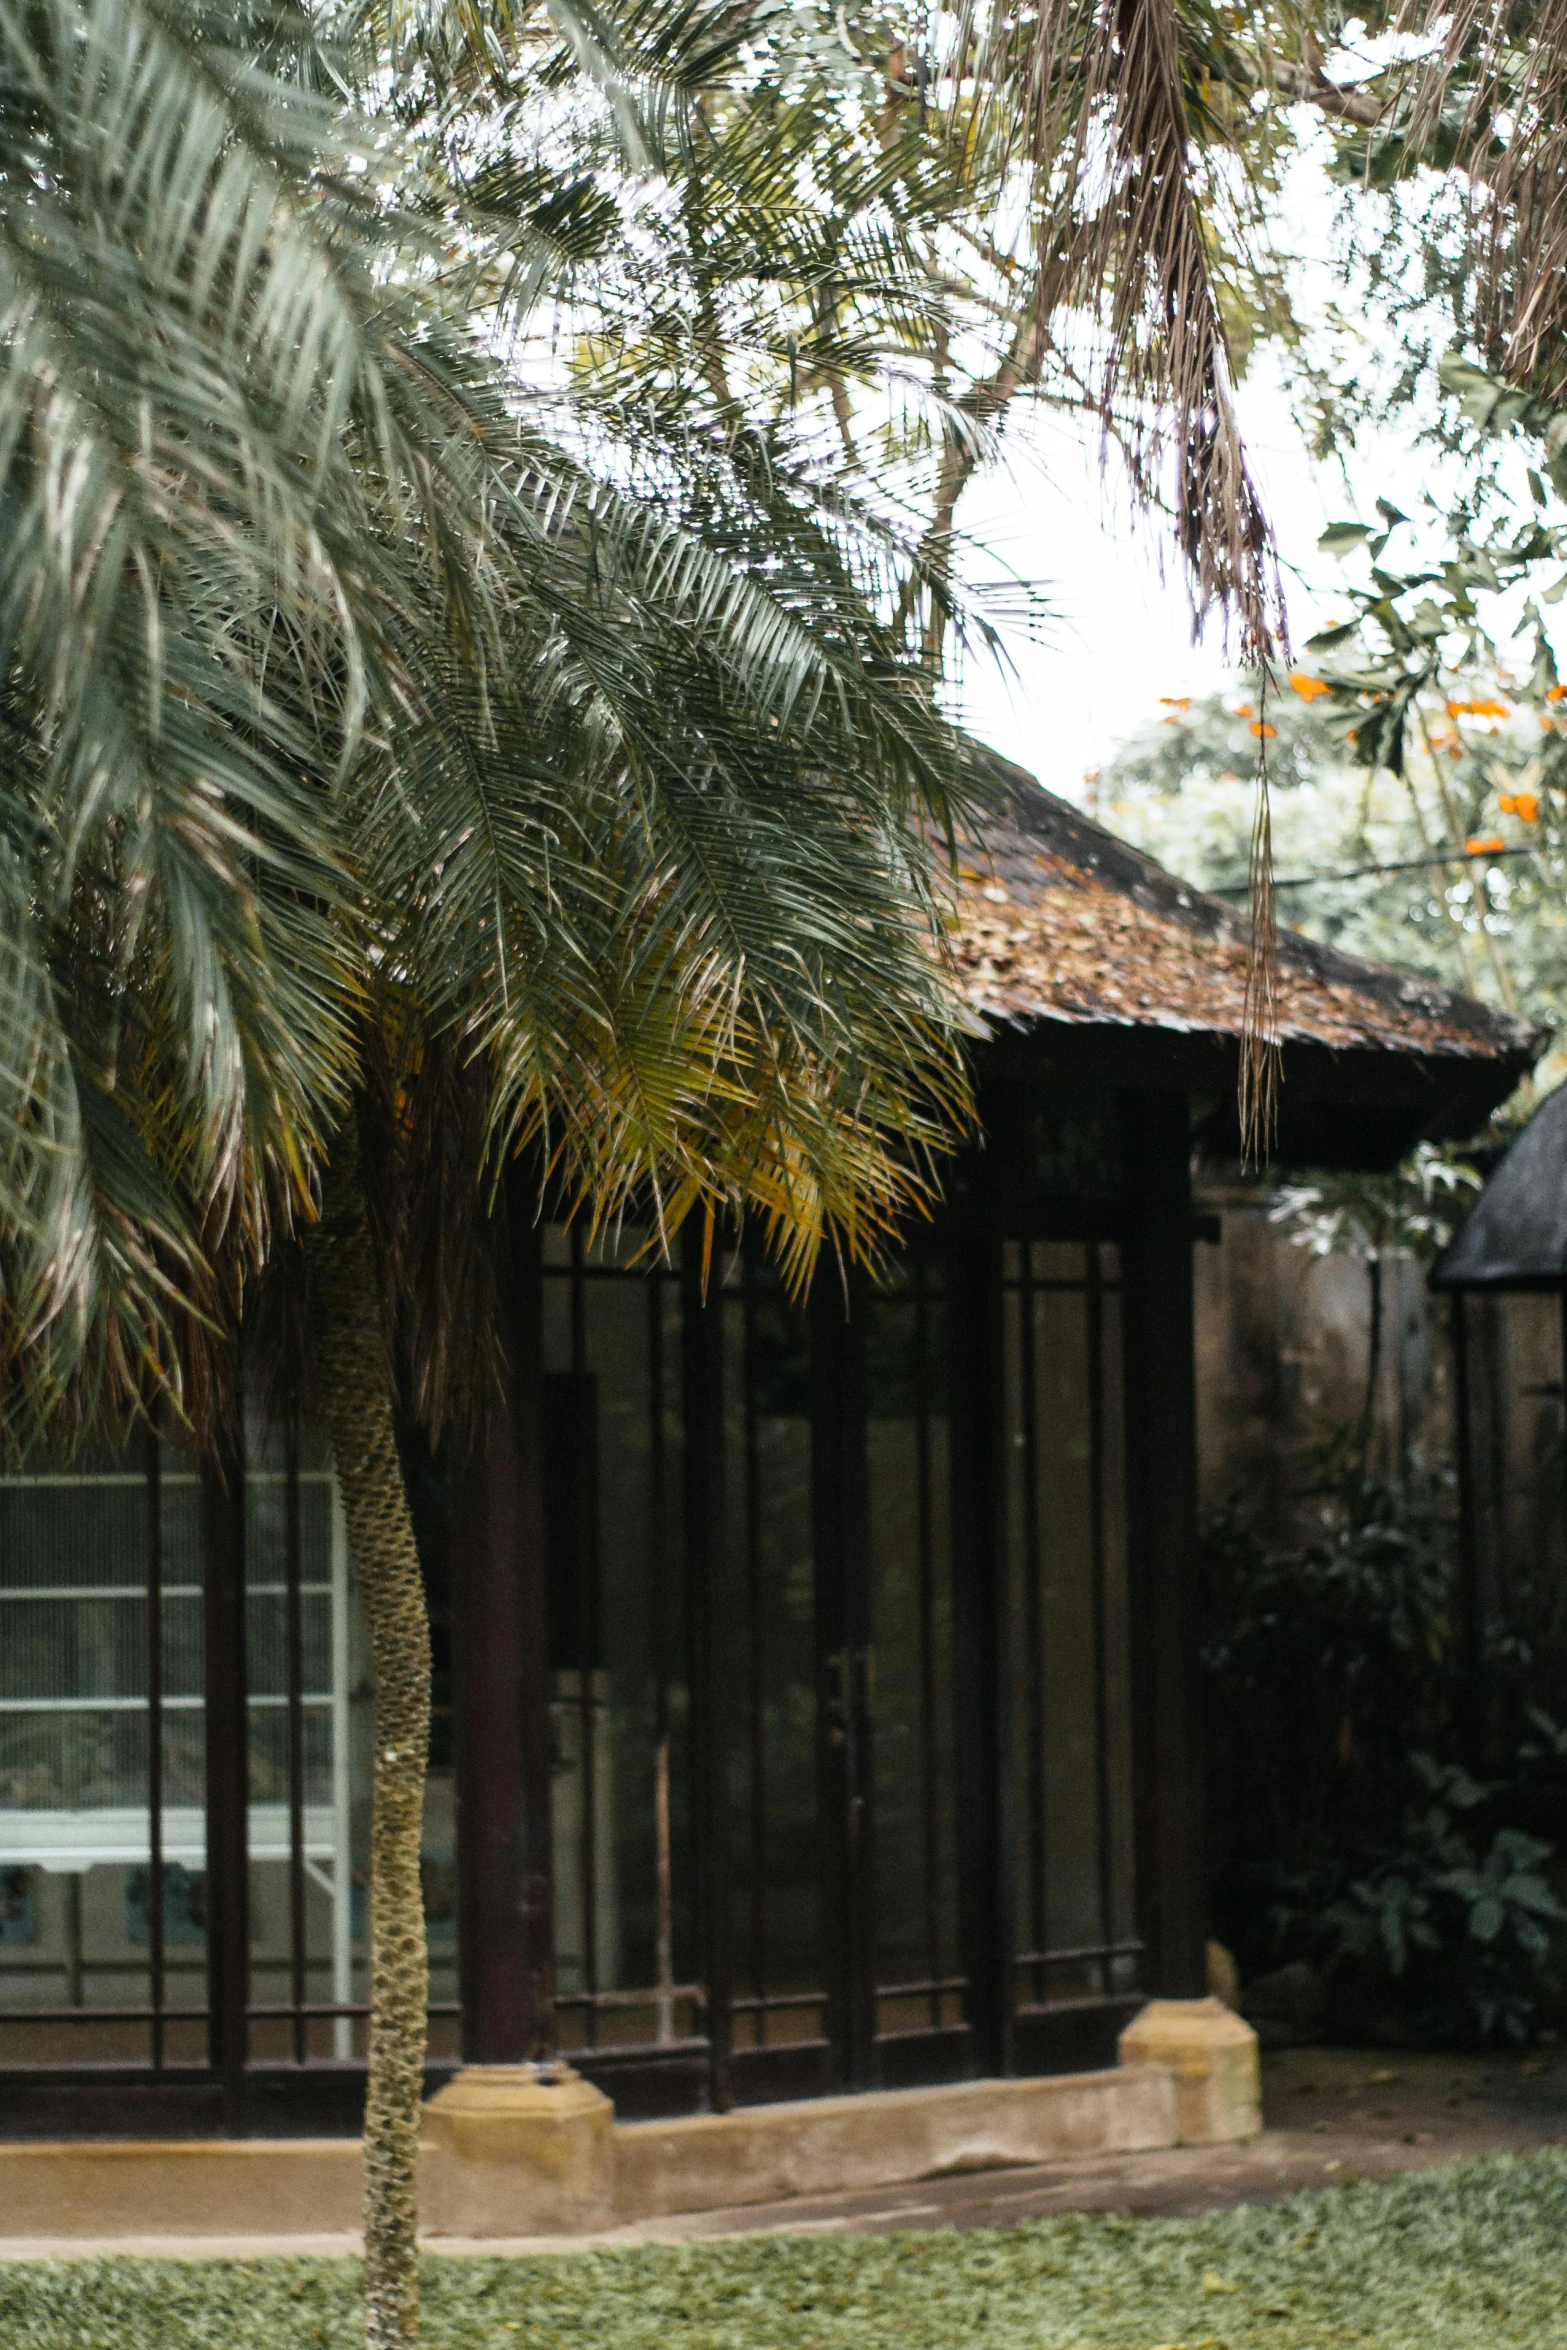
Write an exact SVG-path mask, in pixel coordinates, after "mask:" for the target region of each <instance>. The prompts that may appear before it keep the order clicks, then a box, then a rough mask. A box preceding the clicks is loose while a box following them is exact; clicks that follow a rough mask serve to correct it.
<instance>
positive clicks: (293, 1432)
mask: <svg viewBox="0 0 1567 2350" xmlns="http://www.w3.org/2000/svg"><path fill="white" fill-rule="evenodd" d="M284 1446H285V1450H284V1462H283V1574H284V1593H285V1597H284V1646H285V1656H286V1663H285V1668H284V1669H285V1673H286V1676H287V1679H286V1687H287V1691H288V1950H289V1981H290V1987H291V1989H292V1993H293V2000H294V2010H295V2013H294V2032H293V2041H294V2062H295V2063H296V2064H303V2063H304V2061H305V2056H306V2036H305V1715H304V1707H303V1704H302V1703H301V1700H302V1698H303V1696H304V1682H305V1632H304V1607H303V1602H302V1600H301V1597H300V1576H301V1569H302V1556H301V1554H302V1550H303V1541H302V1529H301V1526H300V1503H299V1423H298V1420H297V1418H296V1417H295V1416H293V1415H292V1414H291V1415H290V1418H289V1422H288V1429H287V1433H286V1435H285V1438H284Z"/></svg>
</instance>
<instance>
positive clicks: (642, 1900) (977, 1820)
mask: <svg viewBox="0 0 1567 2350" xmlns="http://www.w3.org/2000/svg"><path fill="white" fill-rule="evenodd" d="M1008 790H1009V795H1010V796H1009V801H1008V806H1007V810H1006V813H1005V814H1004V815H1003V816H1002V817H1001V818H1000V819H998V820H997V822H996V823H995V824H994V826H993V828H992V829H991V830H990V831H989V833H988V834H987V836H986V838H985V839H984V840H983V842H982V843H977V844H974V845H973V846H972V847H971V848H970V849H969V850H967V851H965V853H964V858H963V861H962V867H961V876H960V880H959V883H958V889H957V903H956V909H955V925H956V927H955V934H954V935H955V940H956V946H957V952H958V957H959V961H960V965H961V968H962V972H963V975H964V985H965V988H966V991H967V994H968V997H969V1001H970V1004H971V1006H972V1008H973V1011H974V1014H975V1018H976V1028H977V1029H979V1030H982V1032H983V1034H982V1041H977V1042H976V1045H975V1067H976V1072H977V1079H978V1092H979V1100H980V1105H981V1113H982V1121H983V1141H982V1144H981V1145H979V1146H976V1147H974V1148H972V1149H969V1150H968V1151H966V1152H965V1154H964V1155H963V1157H962V1158H961V1160H960V1161H958V1162H957V1163H956V1164H955V1165H954V1166H953V1168H952V1169H951V1173H950V1181H949V1182H948V1185H947V1196H946V1200H945V1204H944V1205H943V1207H942V1209H941V1211H940V1213H939V1215H938V1216H937V1217H936V1218H935V1220H934V1221H933V1222H931V1223H930V1225H929V1226H928V1227H926V1228H923V1229H921V1230H918V1231H916V1232H913V1233H911V1235H910V1236H909V1241H908V1245H907V1248H906V1250H905V1251H904V1253H903V1255H902V1256H901V1257H900V1258H899V1260H898V1261H897V1263H896V1265H895V1266H894V1267H893V1268H892V1269H891V1270H890V1272H889V1273H888V1275H887V1276H886V1278H884V1279H882V1280H880V1281H877V1282H872V1281H871V1280H869V1279H868V1278H866V1277H865V1276H863V1275H861V1274H859V1273H853V1274H850V1275H848V1276H847V1277H845V1278H844V1279H842V1280H840V1279H839V1277H838V1275H837V1274H836V1272H835V1271H833V1270H830V1269H829V1270H825V1271H824V1273H823V1275H822V1277H821V1278H820V1279H819V1280H818V1281H817V1283H816V1285H815V1288H814V1291H813V1294H812V1296H811V1298H810V1301H809V1303H808V1304H807V1305H804V1306H801V1305H797V1304H795V1303H794V1302H792V1301H791V1299H790V1298H789V1297H788V1295H787V1294H786V1293H785V1292H784V1290H783V1289H782V1287H781V1286H780V1284H779V1281H778V1279H777V1277H776V1275H775V1273H774V1272H773V1270H772V1268H771V1267H770V1266H769V1264H768V1262H767V1261H766V1258H765V1256H764V1255H763V1253H762V1252H761V1250H760V1249H759V1247H758V1246H757V1245H756V1244H755V1242H754V1240H753V1239H752V1237H751V1236H749V1235H733V1236H731V1237H730V1239H729V1240H728V1241H727V1242H726V1244H725V1245H724V1246H723V1248H722V1249H721V1251H720V1252H719V1256H718V1259H717V1261H716V1263H715V1266H714V1268H713V1269H712V1272H711V1276H710V1278H708V1279H707V1280H706V1281H704V1269H703V1266H702V1263H701V1261H700V1257H699V1254H698V1253H696V1252H695V1251H693V1250H692V1249H689V1248H686V1249H682V1250H681V1251H680V1253H679V1254H678V1256H677V1258H676V1260H675V1261H674V1262H661V1261H658V1260H657V1259H656V1258H654V1257H651V1256H650V1255H649V1254H648V1253H647V1252H646V1250H645V1247H644V1243H645V1240H646V1235H645V1234H643V1233H640V1232H638V1231H635V1230H627V1231H624V1232H622V1233H619V1234H616V1235H614V1236H613V1237H611V1238H610V1239H609V1240H607V1241H606V1242H605V1243H604V1244H603V1245H602V1246H599V1247H593V1248H590V1247H589V1246H588V1245H587V1242H586V1240H585V1238H584V1235H583V1232H582V1229H581V1227H580V1226H576V1227H571V1228H566V1227H563V1226H561V1225H558V1224H551V1223H546V1224H542V1225H541V1224H539V1223H536V1222H535V1221H533V1220H532V1216H531V1213H530V1211H529V1206H528V1203H527V1202H526V1201H522V1200H519V1201H518V1202H516V1203H514V1204H515V1206H516V1207H517V1210H518V1212H517V1213H516V1214H514V1216H513V1218H512V1225H511V1242H510V1254H509V1262H508V1267H507V1271H506V1276H505V1291H506V1298H507V1315H508V1329H507V1351H508V1360H509V1364H510V1370H509V1383H508V1386H507V1389H506V1392H505V1394H504V1395H503V1396H501V1397H499V1398H498V1400H497V1403H496V1407H495V1411H494V1415H493V1418H492V1423H491V1426H490V1428H489V1430H488V1433H487V1435H486V1438H485V1440H484V1443H483V1445H482V1447H481V1449H480V1454H479V1457H477V1458H476V1459H475V1460H474V1461H473V1462H471V1463H470V1464H469V1466H468V1467H467V1469H466V1470H465V1471H463V1472H462V1473H461V1474H459V1473H457V1472H455V1471H454V1470H453V1468H452V1466H451V1464H450V1463H449V1462H447V1461H445V1460H443V1459H442V1458H440V1457H439V1456H434V1455H431V1454H430V1452H429V1450H428V1448H426V1447H422V1446H421V1444H420V1442H419V1439H418V1437H417V1434H416V1433H411V1434H410V1438H409V1449H408V1463H409V1470H410V1476H411V1480H412V1484H413V1488H414V1493H415V1499H416V1514H417V1517H418V1519H419V1523H420V1528H421V1542H422V1549H423V1553H424V1558H425V1566H426V1573H427V1582H428V1589H429V1598H430V1605H431V1612H432V1618H433V1623H434V1628H435V1639H436V1691H435V1699H436V1710H435V1752H434V1763H433V1768H432V1773H431V1783H430V1791H429V1799H428V1804H427V1809H426V1826H425V1852H426V1906H427V1914H428V1919H429V1933H430V1950H431V1957H432V1962H433V1967H432V2009H431V2066H430V2071H431V2079H432V2083H435V2082H438V2081H440V2080H442V2079H446V2078H449V2077H450V2076H451V2074H452V2073H453V2072H455V2071H456V2069H457V2068H458V2067H459V2066H460V2065H461V2064H463V2063H464V2062H465V2061H466V2062H467V2063H469V2064H509V2063H516V2062H519V2061H522V2060H527V2059H541V2058H546V2057H549V2056H551V2055H553V2054H556V2053H560V2054H564V2055H566V2056H569V2058H570V2059H571V2062H572V2063H573V2065H574V2066H575V2067H576V2068H577V2070H578V2071H579V2072H580V2073H581V2074H582V2075H584V2076H585V2077H586V2078H588V2079H589V2080H590V2081H592V2082H594V2083H597V2084H598V2085H599V2086H600V2087H601V2088H602V2089H604V2090H605V2091H607V2092H608V2094H609V2095H610V2096H611V2097H612V2098H613V2099H614V2102H615V2106H616V2109H617V2111H618V2112H619V2113H620V2115H621V2116H622V2117H623V2118H625V2117H637V2116H647V2117H652V2116H660V2115H663V2116H671V2115H679V2114H682V2113H695V2112H699V2111H714V2110H717V2111H723V2110H725V2109H728V2108H740V2107H751V2106H756V2105H759V2104H762V2103H765V2102H768V2101H773V2100H780V2099H800V2098H811V2097H815V2096H819V2095H823V2094H826V2093H829V2092H841V2091H861V2090H866V2089H871V2088H874V2087H884V2088H896V2087H901V2086H914V2085H917V2084H926V2083H937V2082H942V2081H956V2080H963V2079H971V2078H974V2077H976V2076H978V2077H981V2078H987V2079H992V2078H996V2077H999V2076H1006V2075H1034V2076H1039V2075H1052V2074H1068V2073H1074V2072H1079V2071H1083V2070H1086V2069H1090V2068H1094V2067H1099V2066H1103V2065H1107V2064H1110V2063H1112V2062H1113V2061H1114V2053H1115V2048H1116V2043H1117V2036H1118V2034H1119V2032H1120V2030H1121V2029H1122V2027H1123V2026H1124V2025H1125V2024H1126V2022H1127V2021H1128V2019H1129V2018H1131V2017H1132V2016H1133V2015H1135V2014H1136V2013H1137V2011H1138V2010H1139V2009H1140V2008H1141V2007H1142V2005H1143V2004H1144V2002H1145V2001H1147V2000H1148V1999H1149V1998H1150V1997H1151V1996H1157V1997H1161V1998H1166V1999H1174V2000H1184V1999H1195V1998H1200V1997H1201V1996H1202V1995H1203V1994H1204V1993H1205V1991H1206V1988H1207V1975H1206V1960H1205V1930H1204V1907H1203V1822H1202V1780H1201V1772H1200V1767H1199V1748H1198V1734H1197V1690H1196V1685H1195V1675H1196V1667H1195V1625H1194V1620H1193V1563H1194V1550H1195V1540H1196V1506H1195V1457H1194V1456H1195V1437H1194V1399H1193V1367H1192V1250H1193V1245H1194V1242H1195V1241H1197V1240H1198V1239H1199V1238H1200V1237H1201V1236H1200V1233H1199V1232H1198V1231H1197V1229H1196V1228H1195V1226H1194V1216H1193V1206H1192V1196H1191V1171H1192V1165H1193V1160H1194V1156H1195V1155H1197V1154H1199V1153H1202V1152H1208V1153H1210V1154H1214V1155H1217V1156H1219V1157H1224V1156H1227V1155H1228V1156H1233V1155H1234V1153H1235V1151H1236V1148H1237V1141H1238V1137H1237V1133H1236V1125H1235V1098H1236V1081H1237V1068H1238V1053H1239V1039H1240V1034H1241V1029H1242V1021H1243V1008H1244V1000H1245V982H1246V963H1247V946H1246V926H1245V918H1244V917H1243V916H1239V915H1237V914H1236V912H1235V911H1234V910H1233V909H1232V908H1230V907H1227V906H1225V905H1223V904H1221V903H1219V902H1218V901H1217V900H1214V899H1212V898H1208V897H1205V896H1203V895H1202V894H1201V893H1199V892H1198V891H1196V890H1194V889H1191V888H1189V887H1187V886H1186V885H1184V884H1183V883H1181V882H1180V881H1178V880H1176V879H1174V878H1172V877H1171V876H1170V875H1169V874H1167V873H1165V872H1164V871H1162V870H1161V869H1160V868H1159V867H1158V866H1157V865H1155V864H1154V863H1152V861H1151V860H1150V859H1148V858H1147V857H1144V856H1142V855H1141V854H1140V853H1138V852H1137V851H1135V850H1133V849H1131V848H1129V847H1128V846H1126V845H1125V844H1124V843H1122V842H1120V841H1118V840H1116V839H1115V838H1114V837H1113V836H1112V835H1110V834H1109V833H1107V832H1105V831H1104V830H1103V829H1101V828H1100V827H1099V826H1097V825H1095V824H1094V823H1092V822H1090V821H1089V820H1088V819H1087V818H1085V817H1084V816H1083V815H1082V814H1081V813H1080V812H1079V811H1077V810H1076V809H1074V808H1072V807H1069V806H1068V805H1067V804H1065V803H1064V802H1062V801H1060V800H1057V799H1054V798H1052V797H1051V796H1050V795H1049V794H1047V793H1045V792H1044V791H1042V790H1041V789H1040V788H1039V787H1038V786H1037V785H1036V784H1035V783H1033V781H1032V780H1031V779H1030V778H1028V777H1026V776H1024V775H1022V774H1021V773H1018V772H1017V771H1008ZM1279 959H1280V990H1279V998H1278V1018H1279V1032H1280V1037H1281V1043H1282V1055H1283V1084H1282V1089H1281V1093H1280V1127H1279V1138H1278V1150H1279V1154H1280V1155H1281V1157H1282V1158H1284V1159H1285V1160H1286V1161H1291V1162H1294V1163H1297V1164H1309V1165H1313V1166H1356V1167H1382V1166H1389V1165H1391V1164H1393V1163H1394V1162H1395V1161H1396V1160H1397V1159H1398V1158H1399V1157H1400V1156H1401V1155H1402V1154H1403V1153H1404V1152H1405V1151H1407V1150H1408V1149H1409V1148H1410V1146H1411V1145H1412V1144H1413V1143H1414V1142H1415V1141H1417V1140H1418V1139H1419V1138H1420V1137H1422V1136H1434V1135H1452V1134H1462V1133H1465V1132H1467V1131H1469V1130H1472V1129H1473V1128H1474V1127H1475V1126H1476V1125H1477V1124H1478V1123H1479V1122H1480V1121H1482V1120H1483V1119H1484V1117H1485V1116H1486V1115H1487V1113H1488V1112H1489V1111H1490V1110H1491V1109H1492V1108H1493V1107H1494V1106H1495V1105H1496V1104H1497V1103H1498V1102H1500V1101H1501V1100H1502V1099H1504V1098H1505V1096H1506V1095H1507V1094H1508V1093H1510V1092H1511V1091H1512V1089H1513V1088H1514V1086H1515V1085H1516V1084H1517V1082H1518V1081H1519V1079H1520V1078H1521V1077H1522V1076H1523V1075H1524V1074H1525V1072H1526V1071H1527V1070H1528V1069H1529V1067H1530V1066H1531V1065H1532V1062H1533V1060H1534V1058H1535V1057H1536V1055H1537V1053H1538V1051H1539V1049H1540V1047H1541V1044H1542V1041H1543V1040H1542V1038H1541V1037H1540V1036H1539V1034H1538V1033H1537V1032H1535V1031H1533V1030H1532V1029H1531V1028H1529V1027H1528V1026H1527V1025H1526V1024H1525V1023H1524V1022H1522V1021H1521V1020H1519V1019H1517V1018H1514V1017H1512V1016H1511V1015H1508V1014H1505V1013H1502V1012H1498V1011H1495V1010H1492V1009H1490V1008H1488V1007H1485V1006H1482V1005H1480V1004H1478V1003H1475V1002H1472V1001H1470V1000H1468V999H1465V998H1463V997H1458V996H1454V995H1451V994H1448V993H1445V992H1444V991H1443V990H1441V989H1440V988H1437V987H1434V986H1432V985H1429V984H1428V983H1426V982H1425V981H1422V980H1417V979H1413V978H1410V977H1408V976H1406V975H1404V974H1401V973H1398V972H1395V971H1390V970H1386V969H1382V968H1378V967H1376V966H1373V965H1370V964H1367V963H1364V962H1360V961H1357V960H1354V959H1353V958H1351V957H1348V956H1346V955H1343V954H1340V953H1337V952H1335V951H1334V950H1332V949H1329V948H1327V947H1323V946H1320V945H1316V944H1314V943H1312V942H1310V941H1308V940H1305V939H1302V938H1299V937H1296V936H1294V935H1292V934H1290V933H1282V934H1281V936H1280V941H1279ZM247 1445H248V1457H247V1459H246V1461H245V1464H244V1478H243V1482H242V1484H241V1483H240V1482H239V1481H237V1480H231V1481H230V1482H229V1483H228V1484H227V1485H225V1482H224V1478H223V1475H222V1473H221V1468H222V1465H221V1464H214V1463H211V1462H198V1461H195V1460H191V1459H189V1458H186V1457H184V1456H182V1455H181V1454H180V1453H179V1452H178V1451H177V1450H175V1449H174V1448H173V1447H171V1446H168V1445H160V1444H157V1443H155V1442H154V1441H153V1440H151V1439H150V1438H149V1439H145V1440H143V1441H142V1442H141V1443H140V1444H139V1446H138V1447H137V1448H136V1449H135V1450H133V1452H132V1453H131V1454H130V1455H128V1456H126V1457H119V1458H114V1459H96V1458H93V1459H86V1460H81V1461H78V1462H75V1463H73V1464H71V1465H70V1466H68V1467H66V1468H63V1469H49V1468H33V1469H29V1470H26V1471H20V1472H17V1473H15V1474H11V1475H8V1476H6V1477H5V1478H4V1480H3V1481H0V1608H3V1610H4V1615H3V1617H0V1622H3V1624H4V1627H5V1630H4V1635H3V1638H0V1676H3V1678H0V1689H3V1695H0V2104H3V2109H4V2112H5V2116H6V2127H7V2129H8V2131H9V2132H10V2133H11V2134H12V2135H13V2136H15V2135H20V2136H24V2137H26V2136H31V2137H34V2138H45V2137H47V2138H51V2139H56V2140H58V2139H61V2138H64V2137H67V2136H69V2135H70V2134H71V2133H73V2132H92V2133H96V2134H98V2135H104V2134H109V2135H112V2134H114V2133H115V2132H119V2133H121V2134H124V2135H127V2136H135V2137H138V2138H143V2137H147V2136H149V2135H151V2134H157V2133H173V2134H177V2135H183V2136H185V2137H187V2138H192V2137H200V2136H202V2135H203V2134H219V2133H229V2134H236V2133H250V2134H252V2135H256V2134H259V2135H263V2136H265V2135H268V2134H273V2135H288V2134H297V2133H308V2132H319V2133H330V2132H332V2131H345V2132H346V2131H349V2130H351V2129H352V2128H353V2127H354V2125H355V2120H356V2111H357V2101H358V2098H359V2095H360V2092H361V2087H362V2071H361V2069H360V2066H361V2059H362V2051H363V2045H364V2014H365V2008H364V2001H365V1995H366V1992H365V1940H364V1932H365V1907H364V1882H363V1880H364V1866H365V1861H364V1855H365V1849H366V1842H367V1836H366V1828H367V1793H368V1703H367V1696H366V1676H365V1660H364V1654H363V1649H362V1646H361V1642H360V1636H359V1633H358V1629H357V1626H356V1621H355V1610H354V1600H353V1587H352V1568H351V1561H350V1560H349V1559H348V1557H347V1555H346V1548H345V1543H344V1538H343V1531H342V1520H341V1513H340V1510H339V1508H338V1505H337V1501H336V1497H335V1491H334V1483H333V1478H332V1472H331V1464H330V1461H329V1459H328V1458H327V1457H326V1455H325V1453H324V1451H323V1450H322V1448H321V1446H320V1444H319V1442H318V1440H317V1439H315V1438H314V1437H313V1435H312V1434H311V1432H310V1431H309V1430H302V1431H280V1430H272V1429H261V1428H259V1427H253V1428H252V1429H251V1430H250V1432H249V1435H248V1438H247Z"/></svg>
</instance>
